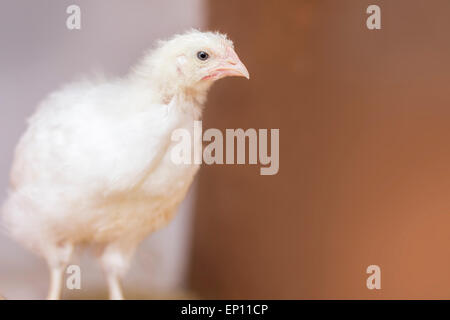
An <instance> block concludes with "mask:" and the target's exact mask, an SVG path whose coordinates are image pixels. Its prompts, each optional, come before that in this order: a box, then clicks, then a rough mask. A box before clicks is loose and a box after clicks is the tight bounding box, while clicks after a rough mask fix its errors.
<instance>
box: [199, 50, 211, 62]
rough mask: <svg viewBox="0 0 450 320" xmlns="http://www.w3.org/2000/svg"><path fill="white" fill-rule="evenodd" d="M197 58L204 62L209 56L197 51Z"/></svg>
mask: <svg viewBox="0 0 450 320" xmlns="http://www.w3.org/2000/svg"><path fill="white" fill-rule="evenodd" d="M197 58H199V59H200V60H202V61H205V60H206V59H208V58H209V54H207V53H206V52H205V51H199V52H197Z"/></svg>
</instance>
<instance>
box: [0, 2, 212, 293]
mask: <svg viewBox="0 0 450 320" xmlns="http://www.w3.org/2000/svg"><path fill="white" fill-rule="evenodd" d="M71 4H76V5H78V6H80V7H81V30H79V31H78V30H73V31H71V30H68V29H67V28H66V19H67V17H68V14H67V13H66V8H67V7H68V6H69V5H71ZM203 9H204V4H203V1H202V0H171V1H156V0H146V1H142V0H140V1H139V0H133V1H119V0H95V1H86V0H77V1H62V0H60V1H50V0H39V1H30V0H28V1H24V0H1V2H0V150H1V152H2V156H1V157H0V200H1V201H3V200H4V198H5V195H6V190H7V185H8V180H9V178H8V176H9V169H10V165H11V161H12V155H13V150H14V146H15V144H16V143H17V141H18V139H19V137H20V135H21V133H22V132H23V131H24V129H25V120H26V118H27V117H28V116H30V115H31V114H32V112H33V111H34V110H35V108H36V106H37V104H38V103H39V102H40V101H41V100H42V99H43V98H44V97H45V96H46V95H47V94H48V93H50V92H51V91H53V90H55V89H57V88H59V87H60V86H61V85H62V84H64V83H66V82H68V81H71V80H74V79H76V78H77V77H79V76H82V75H86V74H89V73H93V72H97V71H102V72H106V73H107V74H110V75H113V76H117V75H119V76H120V75H123V74H125V73H126V72H127V70H128V68H129V67H130V66H131V65H132V64H134V63H135V62H136V60H137V59H138V58H139V57H140V56H141V54H142V52H143V51H144V50H145V49H147V48H148V47H150V46H151V45H152V44H153V42H154V41H155V40H156V39H159V38H165V37H168V36H170V35H172V34H173V33H176V32H182V31H183V30H185V29H187V28H192V27H201V26H202V25H203V23H204V21H203V20H204V18H203V17H204V13H203ZM191 201H192V192H191V194H190V196H189V197H188V199H187V201H186V202H185V203H184V204H183V206H182V208H181V210H182V211H184V212H183V214H179V215H177V218H176V219H175V222H174V223H173V224H171V225H170V226H169V227H168V228H166V229H164V230H162V231H160V232H158V233H156V234H155V235H153V236H152V237H150V238H149V239H148V240H147V241H146V242H145V243H144V245H143V246H142V247H141V249H140V250H139V252H138V254H137V258H136V260H135V262H134V265H133V267H132V270H131V271H130V272H129V274H128V276H127V279H126V282H125V283H126V284H127V286H130V287H131V286H133V287H134V288H142V290H143V291H145V292H146V293H148V290H149V288H154V289H155V288H158V291H159V292H164V291H167V292H171V291H173V290H180V289H182V288H183V287H184V284H185V271H186V266H187V263H188V261H187V257H188V250H189V241H188V239H189V232H190V221H191V217H192V215H191V214H190V213H191V210H190V207H191V205H190V202H191ZM78 262H80V260H78ZM80 263H81V268H82V289H86V288H87V289H89V288H91V289H93V288H97V287H102V288H104V283H103V278H102V275H101V272H100V269H99V267H97V266H96V263H94V262H93V260H92V259H89V258H86V255H83V256H82V257H81V262H80ZM47 282H48V275H47V268H46V265H45V263H44V262H43V261H42V260H41V259H39V258H37V257H35V256H34V255H32V254H31V253H29V252H28V251H26V250H25V249H23V248H22V247H21V246H20V245H18V244H16V243H14V242H12V241H11V240H9V239H7V238H6V237H5V236H4V235H3V234H1V235H0V294H2V295H4V296H6V297H7V298H43V297H45V293H46V290H47ZM125 289H126V288H125ZM150 290H151V289H150ZM66 294H67V292H66Z"/></svg>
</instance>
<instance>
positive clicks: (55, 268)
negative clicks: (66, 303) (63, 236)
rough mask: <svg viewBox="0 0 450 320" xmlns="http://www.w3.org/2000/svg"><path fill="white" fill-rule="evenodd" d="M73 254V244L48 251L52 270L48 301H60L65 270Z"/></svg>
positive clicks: (48, 260)
mask: <svg viewBox="0 0 450 320" xmlns="http://www.w3.org/2000/svg"><path fill="white" fill-rule="evenodd" d="M72 252H73V245H71V244H65V245H62V246H57V247H52V248H51V249H49V250H48V251H47V263H48V266H49V268H50V287H49V290H48V296H47V299H48V300H59V299H60V298H61V291H62V285H63V276H64V270H66V267H67V265H68V263H69V261H70V258H71V256H72Z"/></svg>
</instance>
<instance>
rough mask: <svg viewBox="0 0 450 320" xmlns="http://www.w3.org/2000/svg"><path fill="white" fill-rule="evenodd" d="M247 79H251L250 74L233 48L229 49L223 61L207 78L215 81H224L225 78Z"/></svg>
mask: <svg viewBox="0 0 450 320" xmlns="http://www.w3.org/2000/svg"><path fill="white" fill-rule="evenodd" d="M233 76H234V77H245V78H247V79H250V74H249V73H248V70H247V68H246V67H245V65H244V64H243V63H242V61H241V60H240V59H239V57H238V55H237V54H236V52H235V51H234V50H233V49H232V48H228V49H227V53H226V55H225V57H224V58H223V61H222V62H221V63H220V64H219V66H217V67H216V68H214V69H213V70H211V72H210V73H209V75H208V76H207V77H205V78H212V79H214V80H218V79H222V78H225V77H233Z"/></svg>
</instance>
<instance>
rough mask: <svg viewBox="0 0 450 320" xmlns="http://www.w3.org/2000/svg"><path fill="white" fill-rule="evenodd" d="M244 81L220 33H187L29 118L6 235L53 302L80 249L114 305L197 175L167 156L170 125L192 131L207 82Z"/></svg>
mask: <svg viewBox="0 0 450 320" xmlns="http://www.w3.org/2000/svg"><path fill="white" fill-rule="evenodd" d="M226 76H243V77H246V78H249V74H248V71H247V69H246V67H245V66H244V64H243V63H242V62H241V61H240V60H239V58H238V56H237V54H236V53H235V51H234V48H233V43H232V42H231V41H230V40H228V39H227V38H226V36H225V35H222V34H219V33H212V32H200V31H197V30H191V31H189V32H187V33H185V34H182V35H175V36H174V37H173V38H171V39H170V40H168V41H164V42H160V43H159V46H158V47H157V48H156V49H154V50H153V51H151V52H150V53H148V54H147V55H146V56H144V58H143V59H142V61H141V62H140V63H138V64H137V66H136V67H135V68H133V69H132V71H131V72H130V73H129V74H128V75H127V76H126V77H124V78H122V79H115V80H96V81H86V80H85V81H81V82H78V83H73V84H70V85H67V86H65V87H64V88H63V89H62V90H60V91H57V92H54V93H52V94H51V95H50V96H49V97H48V98H47V99H46V100H44V101H43V102H42V104H41V105H40V107H39V108H38V110H37V111H36V113H35V114H34V115H33V116H32V117H31V118H30V119H29V121H28V128H27V131H26V132H25V134H24V135H23V136H22V138H21V140H20V142H19V144H18V146H17V148H16V152H15V158H14V162H13V166H12V172H11V187H10V190H9V194H8V198H7V200H6V202H5V204H4V206H3V222H4V225H5V226H6V229H7V230H8V232H9V233H10V235H11V236H12V237H13V238H15V239H17V240H18V241H20V242H21V243H22V244H24V245H25V246H26V247H28V248H30V249H32V250H33V251H34V252H36V253H37V254H39V255H41V256H43V257H44V258H45V259H46V261H47V263H48V266H49V269H50V288H49V294H48V298H49V299H59V297H60V293H61V290H62V281H63V273H64V271H65V268H66V267H67V265H68V264H69V263H70V259H71V255H72V252H73V249H74V247H75V246H77V245H81V246H83V245H90V246H94V247H95V248H96V252H98V256H99V260H100V263H101V265H102V269H103V271H104V273H105V276H106V279H107V283H108V288H109V295H110V298H111V299H122V298H123V294H122V290H121V286H120V279H121V277H122V276H123V275H124V273H125V272H126V271H127V269H128V266H129V264H130V260H131V258H132V256H133V253H134V251H135V249H136V247H137V246H138V245H139V243H140V242H141V241H142V240H143V239H144V238H145V237H146V236H147V235H148V234H149V233H151V232H152V231H155V230H157V229H159V228H161V227H163V226H164V225H165V224H166V223H167V222H168V221H170V219H171V218H172V216H173V214H174V212H175V210H176V208H177V206H178V204H179V203H180V202H181V201H182V200H183V198H184V197H185V194H186V192H187V189H188V188H189V186H190V184H191V182H192V179H193V177H194V175H195V173H196V171H197V170H198V165H196V164H194V163H193V164H175V163H174V162H173V161H172V160H171V155H170V152H171V149H172V148H173V147H174V145H175V144H176V143H177V142H174V141H172V139H171V133H172V132H173V130H174V129H177V128H185V129H187V130H193V123H194V121H195V120H198V119H199V118H200V117H201V113H202V106H203V104H204V102H205V99H206V94H207V91H208V89H209V88H210V86H211V84H212V83H213V82H214V81H216V80H218V79H221V78H223V77H226Z"/></svg>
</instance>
